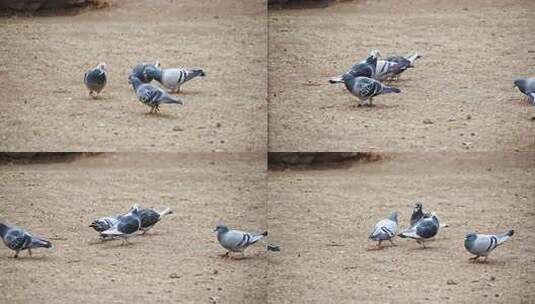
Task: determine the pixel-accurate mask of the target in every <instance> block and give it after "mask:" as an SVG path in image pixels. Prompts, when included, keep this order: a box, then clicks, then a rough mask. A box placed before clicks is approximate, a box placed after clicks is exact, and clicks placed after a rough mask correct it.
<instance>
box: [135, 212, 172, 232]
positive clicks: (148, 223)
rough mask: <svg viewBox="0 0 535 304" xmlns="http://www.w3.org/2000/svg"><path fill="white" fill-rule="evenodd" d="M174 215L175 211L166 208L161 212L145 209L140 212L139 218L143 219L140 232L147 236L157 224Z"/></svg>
mask: <svg viewBox="0 0 535 304" xmlns="http://www.w3.org/2000/svg"><path fill="white" fill-rule="evenodd" d="M172 213H173V210H171V208H166V209H164V210H163V211H160V212H158V211H156V210H154V209H151V208H143V209H141V210H139V218H140V219H141V227H140V228H139V230H141V231H142V233H141V234H145V233H146V232H147V231H149V230H150V229H151V228H152V227H154V225H156V223H158V222H159V221H161V220H162V219H163V218H164V217H166V216H167V215H169V214H172Z"/></svg>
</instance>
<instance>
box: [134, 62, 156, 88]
mask: <svg viewBox="0 0 535 304" xmlns="http://www.w3.org/2000/svg"><path fill="white" fill-rule="evenodd" d="M159 67H160V62H159V61H156V62H155V63H149V62H142V63H138V64H136V65H135V66H134V68H133V69H132V74H131V75H134V76H135V77H137V78H139V80H141V82H143V83H149V82H151V81H152V80H153V79H154V78H152V77H150V76H149V75H147V73H146V72H145V71H146V69H147V68H155V69H157V68H159Z"/></svg>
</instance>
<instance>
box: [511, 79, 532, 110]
mask: <svg viewBox="0 0 535 304" xmlns="http://www.w3.org/2000/svg"><path fill="white" fill-rule="evenodd" d="M513 83H514V85H515V87H517V88H518V89H519V90H520V92H522V93H524V94H525V95H526V96H527V97H528V100H529V101H530V102H531V104H532V105H534V106H535V78H525V79H521V78H517V79H515V80H514V82H513Z"/></svg>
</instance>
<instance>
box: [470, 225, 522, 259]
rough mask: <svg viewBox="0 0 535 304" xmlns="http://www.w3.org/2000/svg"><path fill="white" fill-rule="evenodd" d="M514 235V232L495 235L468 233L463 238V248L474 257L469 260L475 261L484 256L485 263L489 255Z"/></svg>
mask: <svg viewBox="0 0 535 304" xmlns="http://www.w3.org/2000/svg"><path fill="white" fill-rule="evenodd" d="M514 233H515V231H514V230H509V231H507V232H504V233H502V234H496V235H487V234H476V233H469V234H467V235H466V237H465V238H464V248H466V250H468V252H470V253H471V254H474V255H475V257H472V258H470V260H472V261H476V260H477V259H478V258H479V257H481V256H484V257H485V261H487V258H488V255H489V253H490V252H491V251H492V250H494V249H496V247H498V246H499V245H501V244H503V243H504V242H505V241H507V240H508V239H509V238H510V237H511V236H512V235H513V234H514Z"/></svg>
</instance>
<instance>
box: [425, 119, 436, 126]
mask: <svg viewBox="0 0 535 304" xmlns="http://www.w3.org/2000/svg"><path fill="white" fill-rule="evenodd" d="M424 124H426V125H432V124H434V122H433V121H432V120H431V119H429V118H426V119H424Z"/></svg>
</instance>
